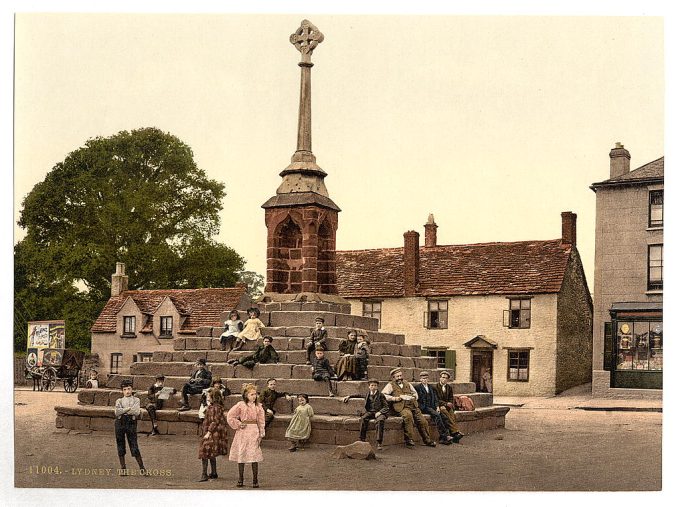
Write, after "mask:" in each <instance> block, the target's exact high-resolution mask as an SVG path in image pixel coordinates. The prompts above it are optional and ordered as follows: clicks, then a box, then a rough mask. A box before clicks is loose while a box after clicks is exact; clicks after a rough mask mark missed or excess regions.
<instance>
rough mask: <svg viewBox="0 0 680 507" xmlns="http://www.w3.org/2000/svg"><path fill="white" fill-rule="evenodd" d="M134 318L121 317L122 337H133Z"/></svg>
mask: <svg viewBox="0 0 680 507" xmlns="http://www.w3.org/2000/svg"><path fill="white" fill-rule="evenodd" d="M135 324H136V322H135V317H134V315H133V316H131V317H123V335H124V336H134V335H135V329H136V327H135Z"/></svg>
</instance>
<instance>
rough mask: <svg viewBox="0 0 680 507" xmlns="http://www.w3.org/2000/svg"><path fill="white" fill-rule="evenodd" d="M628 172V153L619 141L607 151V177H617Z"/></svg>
mask: <svg viewBox="0 0 680 507" xmlns="http://www.w3.org/2000/svg"><path fill="white" fill-rule="evenodd" d="M629 172H630V153H629V152H628V150H627V149H625V148H624V147H623V145H622V144H621V143H616V146H614V147H613V148H612V150H611V151H610V152H609V178H618V177H619V176H623V175H624V174H628V173H629Z"/></svg>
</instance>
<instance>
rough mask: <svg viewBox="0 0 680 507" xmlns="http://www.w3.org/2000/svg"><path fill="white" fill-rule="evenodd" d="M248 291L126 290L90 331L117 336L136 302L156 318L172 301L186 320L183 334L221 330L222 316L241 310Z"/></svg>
mask: <svg viewBox="0 0 680 507" xmlns="http://www.w3.org/2000/svg"><path fill="white" fill-rule="evenodd" d="M245 290H246V288H245V286H237V287H232V288H220V289H166V290H126V291H123V292H121V293H120V294H119V295H118V296H115V297H112V298H110V299H109V301H108V302H107V303H106V305H105V306H104V309H103V310H102V312H101V313H100V314H99V317H98V318H97V320H96V321H95V323H94V324H93V325H92V328H91V329H90V331H91V332H93V333H114V332H115V331H116V317H117V315H118V312H119V311H120V309H121V308H122V307H123V304H125V301H127V298H129V297H130V298H132V299H133V300H134V302H135V303H136V304H137V306H138V307H139V309H140V310H141V312H142V313H145V314H153V313H154V312H155V311H156V309H157V308H158V306H159V305H160V304H161V302H162V301H163V300H164V299H165V298H166V297H169V298H170V300H171V301H172V302H173V304H174V305H175V307H176V308H177V311H178V312H179V314H180V315H181V316H183V317H184V316H186V317H187V318H186V319H183V320H184V322H183V323H182V325H181V327H180V329H179V330H178V331H179V332H187V331H195V330H196V329H198V328H199V327H202V326H220V325H221V322H220V315H221V314H222V313H223V312H227V311H229V310H231V309H233V308H236V307H237V306H238V303H239V301H240V300H241V297H242V296H243V294H244V292H245Z"/></svg>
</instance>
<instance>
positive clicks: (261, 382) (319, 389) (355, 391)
mask: <svg viewBox="0 0 680 507" xmlns="http://www.w3.org/2000/svg"><path fill="white" fill-rule="evenodd" d="M228 366H230V365H228ZM258 366H262V365H258ZM265 366H270V365H265ZM221 378H222V380H223V382H224V383H225V384H226V386H227V387H228V388H229V390H230V391H231V392H232V393H239V392H241V389H242V386H243V384H245V383H253V384H255V385H256V386H257V387H258V389H259V390H262V389H264V388H265V387H266V383H267V379H268V378H270V377H268V376H264V377H262V378H255V379H253V378H250V377H247V378H244V377H231V378H230V377H225V376H221ZM187 379H188V376H166V378H165V385H166V386H167V387H174V388H175V389H178V390H179V389H182V386H183V385H184V384H185V383H186V382H187ZM123 380H132V387H133V389H135V390H136V391H137V392H141V391H147V390H148V389H149V386H150V385H151V384H153V383H154V380H155V379H154V376H151V375H110V376H109V378H108V379H107V381H106V388H107V389H115V390H119V389H120V383H121V382H122V381H123ZM276 383H277V390H278V391H281V392H287V393H294V394H299V393H305V394H308V395H309V396H326V395H328V384H327V383H326V382H319V381H316V380H312V379H311V378H305V379H283V378H276ZM384 385H385V382H381V384H380V388H381V389H382V387H383V386H384ZM450 385H451V387H452V388H453V392H454V394H465V395H470V394H472V393H474V392H475V384H474V382H451V383H450ZM102 387H104V386H102ZM333 387H334V389H335V394H336V395H337V396H338V397H343V396H364V394H365V393H367V392H368V382H367V381H365V380H345V381H342V382H333ZM84 391H86V390H84ZM489 396H491V395H489Z"/></svg>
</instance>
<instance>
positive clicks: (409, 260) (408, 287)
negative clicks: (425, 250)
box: [404, 231, 420, 297]
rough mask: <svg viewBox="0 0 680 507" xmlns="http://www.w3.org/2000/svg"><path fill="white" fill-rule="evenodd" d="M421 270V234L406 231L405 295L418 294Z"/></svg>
mask: <svg viewBox="0 0 680 507" xmlns="http://www.w3.org/2000/svg"><path fill="white" fill-rule="evenodd" d="M419 270H420V234H418V233H417V232H416V231H406V232H405V233H404V296H406V297H413V296H415V295H416V289H417V288H418V271H419Z"/></svg>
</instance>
